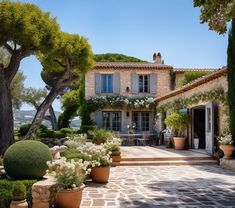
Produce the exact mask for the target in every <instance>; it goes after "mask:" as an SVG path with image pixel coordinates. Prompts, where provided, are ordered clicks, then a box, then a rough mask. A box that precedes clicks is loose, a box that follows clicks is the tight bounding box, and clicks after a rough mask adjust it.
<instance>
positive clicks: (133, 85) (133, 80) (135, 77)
mask: <svg viewBox="0 0 235 208" xmlns="http://www.w3.org/2000/svg"><path fill="white" fill-rule="evenodd" d="M131 92H132V93H134V94H137V93H138V92H139V89H138V74H137V73H136V72H132V73H131Z"/></svg>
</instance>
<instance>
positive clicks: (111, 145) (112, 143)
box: [102, 138, 122, 152]
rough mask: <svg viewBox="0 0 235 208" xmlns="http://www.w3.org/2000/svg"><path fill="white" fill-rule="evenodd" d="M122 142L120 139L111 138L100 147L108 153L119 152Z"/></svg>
mask: <svg viewBox="0 0 235 208" xmlns="http://www.w3.org/2000/svg"><path fill="white" fill-rule="evenodd" d="M121 144H122V140H121V139H120V138H112V139H111V140H109V141H107V142H105V143H104V144H102V146H103V147H104V148H105V149H106V150H107V151H109V152H113V151H119V150H120V146H121Z"/></svg>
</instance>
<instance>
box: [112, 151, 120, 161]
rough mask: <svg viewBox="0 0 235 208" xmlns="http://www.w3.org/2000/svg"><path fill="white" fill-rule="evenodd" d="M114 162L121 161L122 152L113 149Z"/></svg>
mask: <svg viewBox="0 0 235 208" xmlns="http://www.w3.org/2000/svg"><path fill="white" fill-rule="evenodd" d="M111 157H112V161H113V162H120V161H121V152H120V151H113V152H112V154H111Z"/></svg>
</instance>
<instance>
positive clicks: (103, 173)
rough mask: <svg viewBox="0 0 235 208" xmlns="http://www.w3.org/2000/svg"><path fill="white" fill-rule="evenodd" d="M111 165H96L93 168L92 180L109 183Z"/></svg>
mask: <svg viewBox="0 0 235 208" xmlns="http://www.w3.org/2000/svg"><path fill="white" fill-rule="evenodd" d="M109 173H110V166H104V167H94V168H92V170H91V178H92V181H94V182H96V183H107V182H108V180H109Z"/></svg>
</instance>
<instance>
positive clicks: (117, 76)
mask: <svg viewBox="0 0 235 208" xmlns="http://www.w3.org/2000/svg"><path fill="white" fill-rule="evenodd" d="M113 93H120V73H119V72H115V73H114V74H113Z"/></svg>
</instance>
